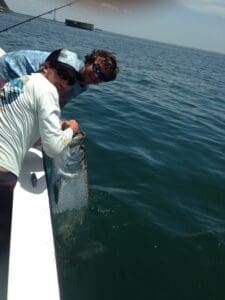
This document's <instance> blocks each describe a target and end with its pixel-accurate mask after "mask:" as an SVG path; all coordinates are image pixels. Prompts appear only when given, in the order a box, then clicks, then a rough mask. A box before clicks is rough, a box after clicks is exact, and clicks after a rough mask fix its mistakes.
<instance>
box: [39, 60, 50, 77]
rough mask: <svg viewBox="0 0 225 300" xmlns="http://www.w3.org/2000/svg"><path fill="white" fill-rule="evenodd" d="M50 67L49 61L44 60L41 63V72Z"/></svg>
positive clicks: (45, 71)
mask: <svg viewBox="0 0 225 300" xmlns="http://www.w3.org/2000/svg"><path fill="white" fill-rule="evenodd" d="M49 68H50V65H49V62H48V61H45V62H44V63H43V64H42V65H41V72H42V73H43V74H46V73H47V71H48V69H49Z"/></svg>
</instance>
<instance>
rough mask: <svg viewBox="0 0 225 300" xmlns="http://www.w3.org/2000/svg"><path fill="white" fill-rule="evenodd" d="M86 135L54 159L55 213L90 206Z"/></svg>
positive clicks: (52, 180)
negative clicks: (85, 145)
mask: <svg viewBox="0 0 225 300" xmlns="http://www.w3.org/2000/svg"><path fill="white" fill-rule="evenodd" d="M84 139H85V134H84V133H82V132H81V133H78V134H77V135H76V136H75V137H74V138H73V140H72V142H71V143H70V144H69V145H68V146H66V148H65V149H64V150H63V151H62V152H61V153H60V154H59V155H58V156H57V157H55V158H54V159H53V166H52V174H51V187H50V198H51V202H52V210H53V213H61V212H64V211H67V210H73V209H77V210H79V209H81V208H84V207H86V206H87V204H88V183H87V164H86V159H85V152H84Z"/></svg>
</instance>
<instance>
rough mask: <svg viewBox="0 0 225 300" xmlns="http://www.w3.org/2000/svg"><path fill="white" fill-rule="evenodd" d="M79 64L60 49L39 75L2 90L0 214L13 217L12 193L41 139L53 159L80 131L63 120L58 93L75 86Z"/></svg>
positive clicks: (0, 117) (0, 94)
mask: <svg viewBox="0 0 225 300" xmlns="http://www.w3.org/2000/svg"><path fill="white" fill-rule="evenodd" d="M76 61H77V59H76V55H75V54H74V53H72V52H70V51H69V50H66V49H63V50H58V51H57V53H54V52H53V55H52V56H51V57H50V59H48V61H46V62H45V63H44V64H43V65H42V67H41V69H40V71H39V72H37V73H32V74H31V75H26V76H23V77H20V78H17V79H14V80H11V81H10V82H7V83H5V84H4V85H3V86H2V88H1V89H0V198H1V202H0V214H7V213H8V214H11V208H12V201H13V190H14V187H15V184H16V182H17V178H18V176H19V173H20V169H21V165H22V162H23V159H24V156H25V154H26V152H27V151H28V149H29V148H30V147H31V146H32V145H33V144H34V143H35V142H36V141H37V140H38V139H39V138H40V137H41V140H42V146H43V149H44V151H45V152H46V153H47V155H48V156H50V157H54V156H56V155H57V154H59V153H60V152H61V151H62V150H63V149H64V148H65V146H66V145H68V144H69V143H70V142H71V141H72V137H73V135H74V134H76V133H77V132H78V124H77V122H76V121H75V120H69V121H60V106H59V93H58V92H59V91H60V92H61V93H65V92H66V90H67V89H68V88H69V86H71V85H73V84H74V83H75V81H76V74H77V71H76V68H77V65H76ZM62 128H64V130H62ZM65 128H66V129H65ZM5 208H7V209H8V211H7V212H5V211H4V209H5ZM0 231H1V228H0Z"/></svg>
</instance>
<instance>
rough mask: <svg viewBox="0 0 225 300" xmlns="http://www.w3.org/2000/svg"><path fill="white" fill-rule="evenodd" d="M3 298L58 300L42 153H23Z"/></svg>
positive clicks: (35, 151)
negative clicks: (32, 180) (33, 175)
mask: <svg viewBox="0 0 225 300" xmlns="http://www.w3.org/2000/svg"><path fill="white" fill-rule="evenodd" d="M32 172H35V174H36V177H37V179H38V180H37V185H36V187H34V186H33V185H32V182H31V174H32ZM34 185H35V182H34ZM7 294H8V296H7V300H21V299H23V300H31V299H32V300H40V299H41V300H50V299H51V300H60V291H59V281H58V274H57V265H56V256H55V248H54V240H53V231H52V222H51V215H50V206H49V198H48V192H47V188H46V180H45V174H44V170H43V161H42V153H41V151H39V150H37V149H34V148H32V149H30V150H29V152H28V153H27V156H26V158H25V161H24V164H23V168H22V171H21V175H20V177H19V181H18V183H17V185H16V188H15V191H14V202H13V215H12V225H11V240H10V258H9V277H8V293H7Z"/></svg>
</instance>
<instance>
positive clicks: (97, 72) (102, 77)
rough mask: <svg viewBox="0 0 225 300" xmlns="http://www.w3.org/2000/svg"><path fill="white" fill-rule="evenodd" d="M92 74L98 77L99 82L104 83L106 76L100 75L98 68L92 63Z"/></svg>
mask: <svg viewBox="0 0 225 300" xmlns="http://www.w3.org/2000/svg"><path fill="white" fill-rule="evenodd" d="M92 69H93V72H94V73H95V74H96V75H97V76H98V78H99V79H100V80H101V81H106V76H105V75H104V74H103V73H102V71H101V69H100V66H99V65H98V64H95V63H93V65H92Z"/></svg>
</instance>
